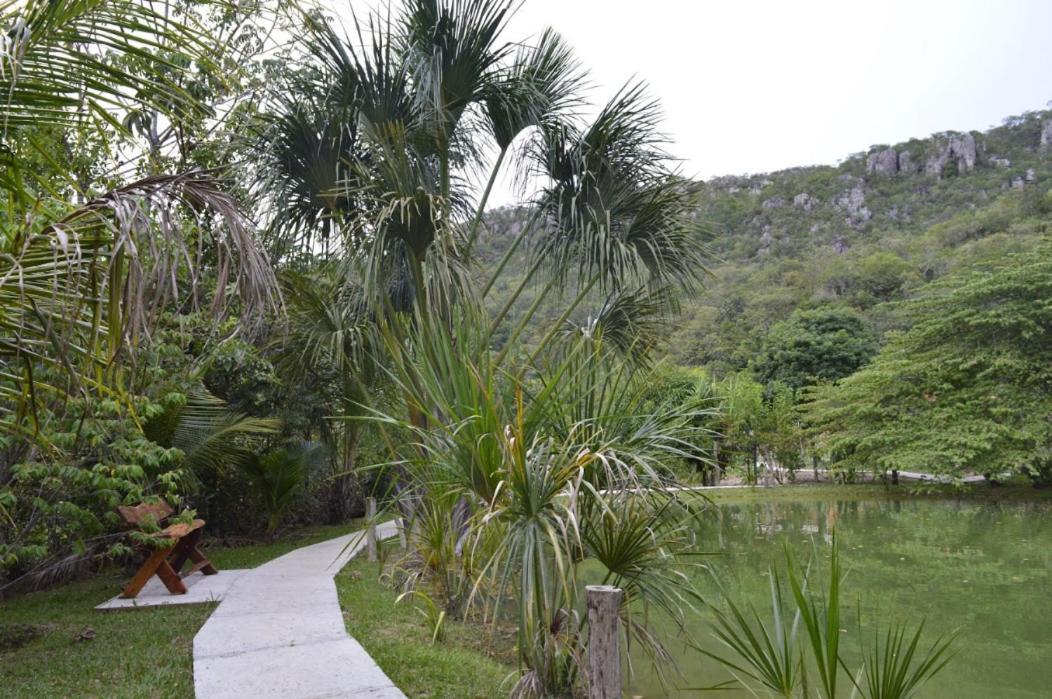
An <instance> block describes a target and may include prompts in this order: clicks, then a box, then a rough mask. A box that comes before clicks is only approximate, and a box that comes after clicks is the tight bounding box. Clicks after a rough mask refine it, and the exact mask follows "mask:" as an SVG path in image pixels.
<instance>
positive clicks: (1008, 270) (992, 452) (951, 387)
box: [804, 242, 1052, 483]
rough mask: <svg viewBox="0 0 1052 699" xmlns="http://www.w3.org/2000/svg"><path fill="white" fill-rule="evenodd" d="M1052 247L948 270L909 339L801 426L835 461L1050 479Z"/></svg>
mask: <svg viewBox="0 0 1052 699" xmlns="http://www.w3.org/2000/svg"><path fill="white" fill-rule="evenodd" d="M1050 299H1052V246H1050V244H1049V243H1048V242H1046V243H1045V244H1044V245H1043V246H1042V247H1041V248H1040V249H1038V250H1036V251H1033V252H1029V253H1023V254H1018V255H1013V256H1010V257H1008V258H1007V259H1005V260H1004V261H1003V262H1002V263H1001V264H1000V265H997V266H995V267H992V268H990V269H984V270H978V271H970V272H965V273H960V274H955V275H952V276H950V277H947V278H946V279H945V280H943V281H941V282H939V283H937V284H935V285H933V286H932V287H930V288H929V289H928V290H927V291H926V292H925V293H924V294H923V296H921V297H919V298H917V299H916V300H914V301H911V302H910V303H908V304H907V306H906V310H907V315H908V316H909V318H910V320H911V321H912V327H911V329H910V330H909V331H907V332H905V333H902V334H898V335H893V336H892V337H891V338H890V340H889V342H888V344H887V346H886V347H885V348H884V349H883V350H882V351H881V352H880V354H878V355H877V357H876V358H875V359H874V360H873V362H872V363H871V364H870V365H868V366H867V367H865V368H864V369H862V370H861V371H859V372H858V373H856V374H854V375H852V376H850V377H848V378H846V379H844V380H843V381H841V382H840V384H839V385H825V386H821V387H819V388H816V389H815V390H814V391H812V392H811V393H810V399H811V400H810V402H809V403H807V404H806V405H805V406H804V410H805V413H806V418H807V421H808V422H809V423H810V426H811V428H812V430H813V431H814V432H815V433H816V434H817V435H819V437H820V441H821V442H822V443H823V444H824V446H825V448H826V450H827V451H828V452H829V454H830V455H831V457H832V459H833V460H834V462H835V463H836V464H839V465H840V466H843V467H851V468H861V469H877V470H918V471H927V472H933V473H939V474H949V475H953V476H959V475H963V474H966V473H983V474H995V475H996V474H1001V473H1004V472H1006V471H1013V472H1021V473H1024V474H1026V475H1028V476H1030V477H1031V478H1033V479H1034V480H1035V481H1036V482H1039V483H1048V482H1049V481H1052V452H1050V449H1049V446H1050V444H1052V301H1050Z"/></svg>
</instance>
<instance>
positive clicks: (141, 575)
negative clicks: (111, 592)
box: [121, 549, 169, 597]
mask: <svg viewBox="0 0 1052 699" xmlns="http://www.w3.org/2000/svg"><path fill="white" fill-rule="evenodd" d="M168 553H169V551H168V549H157V550H155V551H154V552H153V553H151V554H150V555H149V557H148V558H147V559H146V561H145V562H144V563H143V564H142V565H141V566H139V570H137V571H136V572H135V577H133V578H132V579H131V582H129V583H128V584H127V585H125V586H124V592H122V593H121V597H135V596H136V595H138V594H139V592H140V591H141V590H142V587H143V585H145V584H146V582H147V581H148V580H149V579H150V578H152V577H153V574H154V573H156V572H157V569H158V567H159V566H160V565H161V564H162V563H165V560H164V559H166V558H167V557H168ZM165 565H167V564H165Z"/></svg>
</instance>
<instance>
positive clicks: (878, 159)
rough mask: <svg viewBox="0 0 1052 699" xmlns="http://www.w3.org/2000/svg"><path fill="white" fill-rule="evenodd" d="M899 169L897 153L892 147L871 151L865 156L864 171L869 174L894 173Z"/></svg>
mask: <svg viewBox="0 0 1052 699" xmlns="http://www.w3.org/2000/svg"><path fill="white" fill-rule="evenodd" d="M898 171H899V154H898V153H896V152H895V149H894V148H884V149H882V150H877V151H873V152H872V153H870V154H869V157H868V158H866V172H868V173H869V174H871V175H894V174H895V173H896V172H898Z"/></svg>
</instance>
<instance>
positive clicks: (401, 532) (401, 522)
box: [395, 517, 409, 549]
mask: <svg viewBox="0 0 1052 699" xmlns="http://www.w3.org/2000/svg"><path fill="white" fill-rule="evenodd" d="M395 527H397V529H398V543H399V544H401V545H402V549H407V548H409V542H408V541H406V538H405V518H404V517H399V518H398V519H396V520H395Z"/></svg>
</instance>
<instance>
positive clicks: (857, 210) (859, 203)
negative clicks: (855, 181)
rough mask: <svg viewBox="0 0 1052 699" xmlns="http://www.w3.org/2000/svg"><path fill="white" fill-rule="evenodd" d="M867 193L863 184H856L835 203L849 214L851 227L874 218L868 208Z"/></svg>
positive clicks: (847, 220) (848, 219)
mask: <svg viewBox="0 0 1052 699" xmlns="http://www.w3.org/2000/svg"><path fill="white" fill-rule="evenodd" d="M865 204H866V194H865V192H864V191H863V190H862V187H861V186H858V185H856V186H854V187H852V188H851V189H849V190H848V191H846V192H843V193H842V194H841V195H840V196H839V197H837V198H836V201H835V202H833V205H834V206H835V207H836V208H837V209H839V210H840V211H843V212H844V213H846V214H847V219H846V220H845V221H846V223H847V224H848V225H849V226H851V227H856V226H859V225H861V224H863V223H865V222H866V221H868V220H869V219H871V218H873V213H872V212H871V211H870V210H869V209H867V208H866V206H865Z"/></svg>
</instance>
